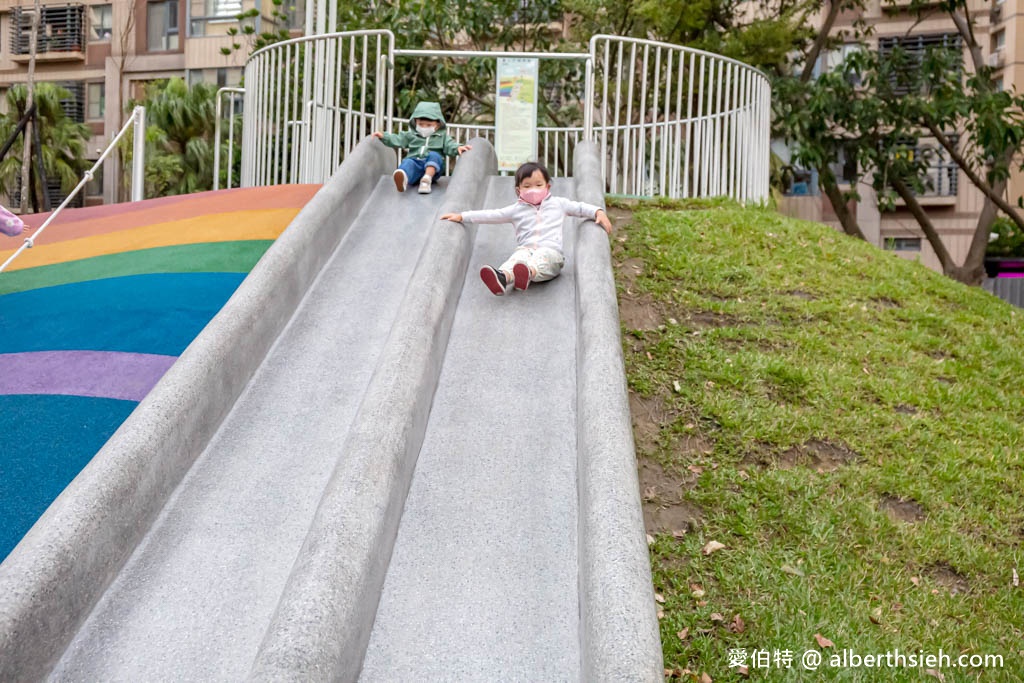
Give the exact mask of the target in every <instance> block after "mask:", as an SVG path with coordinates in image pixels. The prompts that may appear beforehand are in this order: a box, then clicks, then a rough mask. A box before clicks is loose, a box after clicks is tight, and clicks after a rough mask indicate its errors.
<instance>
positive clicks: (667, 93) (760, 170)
mask: <svg viewBox="0 0 1024 683" xmlns="http://www.w3.org/2000/svg"><path fill="white" fill-rule="evenodd" d="M590 53H591V58H592V68H593V77H592V80H591V85H590V88H589V90H590V98H589V103H590V107H589V108H588V112H593V119H592V121H593V124H592V130H593V135H594V136H595V137H594V139H596V140H597V142H598V143H599V144H600V145H601V153H602V158H603V159H604V161H605V174H604V177H605V183H606V186H607V188H608V191H609V192H612V193H616V194H631V195H639V196H654V195H662V196H667V197H709V196H718V195H724V196H729V197H733V198H735V199H738V200H740V201H761V200H764V199H767V196H768V167H769V144H770V140H769V135H770V132H769V131H770V122H771V86H770V85H769V83H768V79H767V77H765V75H764V74H763V73H761V72H760V71H758V70H757V69H754V68H752V67H750V66H747V65H746V64H743V63H741V62H738V61H736V60H734V59H729V58H728V57H722V56H721V55H716V54H711V53H709V52H703V51H701V50H693V49H690V48H685V47H680V46H679V45H671V44H669V43H659V42H655V41H651V40H639V39H634V38H620V37H617V36H607V35H599V36H594V37H593V38H592V39H591V41H590ZM589 123H590V122H589V121H588V124H589Z"/></svg>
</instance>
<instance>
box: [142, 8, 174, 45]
mask: <svg viewBox="0 0 1024 683" xmlns="http://www.w3.org/2000/svg"><path fill="white" fill-rule="evenodd" d="M146 49H148V50H149V51H150V52H167V51H169V50H177V49H178V0H163V1H162V2H151V3H149V4H147V5H146Z"/></svg>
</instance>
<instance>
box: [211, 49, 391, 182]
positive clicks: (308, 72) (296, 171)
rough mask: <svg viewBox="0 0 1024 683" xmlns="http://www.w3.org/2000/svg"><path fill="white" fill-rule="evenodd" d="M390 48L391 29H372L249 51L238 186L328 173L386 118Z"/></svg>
mask: <svg viewBox="0 0 1024 683" xmlns="http://www.w3.org/2000/svg"><path fill="white" fill-rule="evenodd" d="M394 49H395V36H394V34H392V33H391V31H387V30H372V31H349V32H346V33H333V34H327V35H318V36H307V37H305V38H296V39H293V40H286V41H283V42H280V43H275V44H273V45H270V46H268V47H265V48H263V49H261V50H257V51H256V52H254V53H253V54H252V55H251V56H250V57H249V60H248V61H247V62H246V64H245V100H244V114H243V117H242V145H241V146H242V177H241V185H242V186H243V187H249V186H253V185H278V184H281V183H322V182H323V181H324V180H326V179H327V178H328V177H330V175H331V174H332V173H333V172H334V170H335V169H336V168H337V167H338V166H339V165H340V164H341V162H342V160H343V159H344V158H345V156H346V155H347V154H348V153H349V152H350V151H351V150H352V149H353V148H354V147H355V146H356V143H358V142H359V140H361V139H362V138H364V137H366V135H368V134H369V133H371V132H373V130H374V129H375V128H377V127H380V126H383V125H384V121H385V120H386V119H390V118H391V103H392V100H393V98H392V97H390V93H391V90H392V88H391V87H390V84H391V78H392V72H391V71H390V70H389V69H388V68H387V63H388V62H389V60H390V58H391V55H392V54H393V53H394ZM218 146H219V143H218ZM230 163H231V160H230V159H229V160H228V164H229V168H230ZM217 173H219V169H218V170H217Z"/></svg>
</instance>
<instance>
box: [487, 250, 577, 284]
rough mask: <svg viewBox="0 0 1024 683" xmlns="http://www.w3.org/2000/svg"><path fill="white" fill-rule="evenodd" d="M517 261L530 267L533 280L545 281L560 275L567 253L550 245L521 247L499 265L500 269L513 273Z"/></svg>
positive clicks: (531, 279)
mask: <svg viewBox="0 0 1024 683" xmlns="http://www.w3.org/2000/svg"><path fill="white" fill-rule="evenodd" d="M517 263H525V264H526V267H527V268H529V269H530V281H531V282H544V281H545V280H551V279H553V278H556V277H558V274H559V273H561V272H562V267H563V266H564V265H565V255H564V254H562V253H561V252H560V251H558V250H557V249H552V248H550V247H539V248H537V249H530V248H528V247H519V248H518V249H516V250H515V251H514V252H512V255H511V256H509V257H508V260H507V261H505V262H504V263H502V264H501V266H499V270H503V271H505V272H506V273H511V272H512V267H513V266H515V265H516V264H517Z"/></svg>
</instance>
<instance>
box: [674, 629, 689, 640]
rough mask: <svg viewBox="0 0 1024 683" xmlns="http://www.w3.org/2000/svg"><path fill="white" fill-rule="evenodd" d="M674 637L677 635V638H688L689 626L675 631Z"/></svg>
mask: <svg viewBox="0 0 1024 683" xmlns="http://www.w3.org/2000/svg"><path fill="white" fill-rule="evenodd" d="M676 637H678V638H679V640H686V639H687V638H689V637H690V627H689V626H687V627H686V628H684V629H683V630H682V631H679V632H678V633H676Z"/></svg>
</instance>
